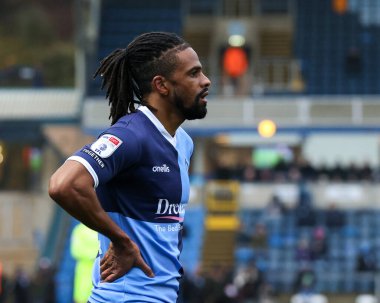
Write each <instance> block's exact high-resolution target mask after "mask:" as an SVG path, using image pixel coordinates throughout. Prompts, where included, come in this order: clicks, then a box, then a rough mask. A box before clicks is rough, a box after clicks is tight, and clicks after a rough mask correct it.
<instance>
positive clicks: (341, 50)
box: [294, 0, 380, 95]
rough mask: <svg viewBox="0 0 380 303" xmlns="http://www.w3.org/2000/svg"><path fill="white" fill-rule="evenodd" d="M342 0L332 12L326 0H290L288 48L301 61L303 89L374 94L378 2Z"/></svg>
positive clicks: (376, 86)
mask: <svg viewBox="0 0 380 303" xmlns="http://www.w3.org/2000/svg"><path fill="white" fill-rule="evenodd" d="M357 4H358V2H357V1H348V8H347V11H345V12H343V13H337V12H335V11H334V10H333V6H332V1H329V0H322V1H318V0H312V1H307V2H306V1H302V0H298V1H296V10H297V13H296V16H295V18H296V21H295V24H296V25H295V39H294V53H295V56H296V57H297V58H299V59H300V60H301V62H302V63H301V65H302V74H303V76H304V78H305V81H306V82H307V85H306V87H307V88H306V93H307V94H333V95H334V94H335V95H336V94H346V95H355V94H378V93H379V92H380V85H379V84H380V83H379V80H378V79H376V77H375V75H376V74H378V73H379V71H380V62H379V58H378V56H377V55H376V54H377V53H378V52H379V49H380V44H379V39H378V37H379V35H380V27H379V20H378V18H377V17H376V15H377V16H379V12H380V4H379V2H377V1H364V2H363V3H361V4H360V5H357Z"/></svg>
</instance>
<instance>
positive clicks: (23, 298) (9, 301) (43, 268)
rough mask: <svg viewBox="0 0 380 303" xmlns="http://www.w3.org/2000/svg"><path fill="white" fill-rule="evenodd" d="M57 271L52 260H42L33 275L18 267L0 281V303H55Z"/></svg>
mask: <svg viewBox="0 0 380 303" xmlns="http://www.w3.org/2000/svg"><path fill="white" fill-rule="evenodd" d="M54 275H55V269H54V267H53V266H52V265H51V263H50V260H48V259H45V258H42V259H41V260H40V261H39V263H38V268H37V270H36V271H35V272H34V273H33V274H28V273H27V272H26V271H25V270H24V269H23V268H22V267H18V268H17V269H16V270H15V273H14V274H13V275H12V277H10V276H6V275H4V274H3V275H2V276H1V279H0V282H1V283H0V303H54V302H56V300H55V282H54Z"/></svg>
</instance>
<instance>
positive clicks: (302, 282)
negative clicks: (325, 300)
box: [293, 263, 317, 294]
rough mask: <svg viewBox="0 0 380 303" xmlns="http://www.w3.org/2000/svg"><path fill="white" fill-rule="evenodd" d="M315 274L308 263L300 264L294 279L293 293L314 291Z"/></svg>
mask: <svg viewBox="0 0 380 303" xmlns="http://www.w3.org/2000/svg"><path fill="white" fill-rule="evenodd" d="M316 283H317V276H316V273H315V271H314V270H313V269H312V268H311V267H310V265H309V264H307V263H304V264H302V265H301V267H300V270H299V271H298V272H297V275H296V278H295V280H294V286H293V287H294V293H296V294H311V293H314V292H315V286H316Z"/></svg>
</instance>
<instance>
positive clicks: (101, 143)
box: [67, 128, 141, 187]
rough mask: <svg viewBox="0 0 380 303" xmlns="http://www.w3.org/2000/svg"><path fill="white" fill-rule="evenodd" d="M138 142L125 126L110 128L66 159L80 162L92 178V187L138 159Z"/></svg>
mask: <svg viewBox="0 0 380 303" xmlns="http://www.w3.org/2000/svg"><path fill="white" fill-rule="evenodd" d="M140 154H141V146H140V142H139V140H138V139H137V137H136V135H135V134H134V133H133V132H132V131H130V130H128V129H126V128H110V129H108V130H107V131H105V132H104V133H102V134H101V135H100V136H99V137H98V139H97V140H96V141H94V142H93V143H91V144H88V145H85V146H84V147H83V148H81V149H80V150H78V151H77V152H76V153H74V154H73V155H72V156H71V157H69V158H68V159H67V160H74V161H78V162H80V163H81V164H82V165H84V167H85V168H86V169H87V170H88V172H89V173H90V174H91V176H92V177H93V179H94V187H97V186H98V185H99V184H102V183H105V182H107V181H109V180H111V179H112V178H113V177H114V176H115V175H117V174H118V173H119V172H120V171H122V170H125V169H127V168H128V167H130V166H132V165H133V164H135V163H136V162H137V161H139V158H140Z"/></svg>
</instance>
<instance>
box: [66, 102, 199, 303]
mask: <svg viewBox="0 0 380 303" xmlns="http://www.w3.org/2000/svg"><path fill="white" fill-rule="evenodd" d="M192 152H193V142H192V140H191V138H190V137H189V136H188V134H187V133H186V132H185V131H184V130H183V129H182V128H179V129H178V130H177V132H176V135H175V136H174V137H171V136H170V134H169V133H168V132H167V131H166V130H165V128H164V127H163V125H162V124H161V123H160V122H159V120H158V119H157V118H156V117H155V116H154V115H153V114H152V112H150V110H149V109H148V108H146V107H144V106H142V107H140V108H139V110H138V111H137V112H136V113H133V114H129V115H126V116H124V117H123V118H121V119H120V120H119V121H118V122H117V123H116V124H114V125H113V126H111V127H110V128H109V129H108V130H106V131H105V132H104V133H102V134H101V135H100V136H99V138H98V140H97V141H95V142H94V143H92V144H90V145H87V146H85V147H84V148H82V149H81V150H79V151H78V152H76V153H75V154H74V155H73V156H72V157H70V158H69V159H70V160H76V161H79V162H81V163H82V164H83V165H84V166H85V167H86V168H87V170H88V171H89V173H90V174H91V175H92V177H93V179H94V182H95V187H96V192H97V195H98V198H99V200H100V202H101V204H102V206H103V208H104V209H105V211H106V212H107V213H108V214H109V215H110V216H111V218H112V219H113V220H114V221H115V222H116V223H117V224H118V225H119V226H120V227H121V228H122V229H123V230H124V231H125V232H126V234H127V235H128V236H129V237H130V238H131V239H132V240H133V241H134V242H135V243H136V244H137V245H138V247H139V248H140V251H141V254H142V257H143V259H144V260H145V262H146V263H147V264H148V265H149V267H150V268H151V269H152V270H153V272H154V274H155V277H154V278H149V277H147V276H146V275H145V274H144V273H143V272H142V271H141V270H140V269H139V268H133V269H132V270H131V271H130V272H128V273H127V274H126V275H124V276H123V277H121V278H119V279H117V280H116V281H114V282H112V283H104V282H101V281H100V268H99V263H100V260H101V259H102V257H103V256H104V254H105V252H106V251H107V249H108V246H109V244H110V240H109V239H108V238H106V237H104V236H103V235H100V236H99V240H100V250H99V255H98V257H97V259H96V261H95V266H94V272H93V283H94V289H93V291H92V294H91V296H90V298H89V301H90V302H91V303H98V302H170V303H173V302H176V301H177V297H178V290H179V279H180V277H181V275H182V273H183V270H182V266H181V264H180V262H179V255H180V252H181V249H182V228H183V220H184V216H185V206H186V204H187V202H188V199H189V191H190V185H189V177H188V168H189V163H190V157H191V155H192Z"/></svg>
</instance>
